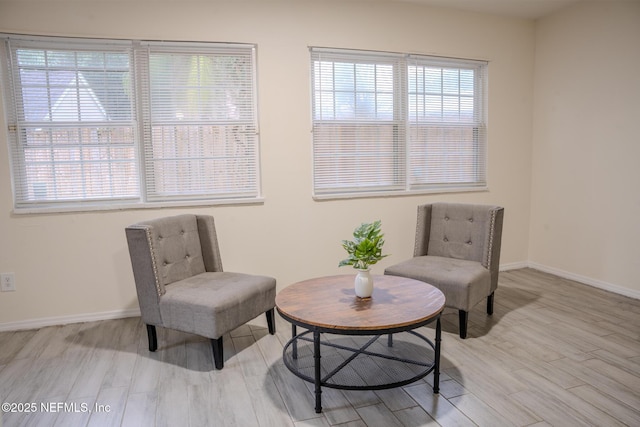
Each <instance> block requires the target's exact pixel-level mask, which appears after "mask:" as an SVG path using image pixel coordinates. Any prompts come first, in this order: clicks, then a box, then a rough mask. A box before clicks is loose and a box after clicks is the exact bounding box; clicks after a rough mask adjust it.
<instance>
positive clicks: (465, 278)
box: [384, 255, 491, 311]
mask: <svg viewBox="0 0 640 427" xmlns="http://www.w3.org/2000/svg"><path fill="white" fill-rule="evenodd" d="M384 274H389V275H393V276H402V277H408V278H410V279H416V280H420V281H422V282H426V283H429V284H430V285H433V286H435V287H436V288H438V289H440V290H441V291H442V293H443V294H444V296H445V298H446V302H445V305H446V306H447V307H453V308H456V309H458V310H464V311H470V310H471V308H472V307H473V306H474V305H476V304H477V303H479V302H480V301H482V299H484V298H486V297H487V296H488V295H489V294H490V293H491V273H490V272H489V270H487V269H486V268H484V267H483V266H482V264H481V263H479V262H476V261H467V260H462V259H455V258H446V257H440V256H430V255H427V256H419V257H414V258H411V259H410V260H407V261H404V262H401V263H399V264H396V265H392V266H391V267H388V268H387V269H385V271H384Z"/></svg>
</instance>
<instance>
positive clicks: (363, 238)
mask: <svg viewBox="0 0 640 427" xmlns="http://www.w3.org/2000/svg"><path fill="white" fill-rule="evenodd" d="M380 225H381V222H380V220H378V221H375V222H372V223H363V224H361V225H360V226H359V227H357V228H356V229H355V230H354V231H353V240H343V241H342V247H343V248H344V249H345V250H346V251H347V253H348V254H349V258H346V259H343V260H342V261H340V263H339V264H338V266H339V267H342V266H345V265H352V266H353V268H357V269H361V270H366V269H368V268H369V266H370V265H373V264H375V263H377V262H378V261H380V260H381V259H382V258H384V257H386V256H387V255H382V245H384V234H383V233H382V231H381V230H380Z"/></svg>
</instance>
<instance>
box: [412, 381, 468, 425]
mask: <svg viewBox="0 0 640 427" xmlns="http://www.w3.org/2000/svg"><path fill="white" fill-rule="evenodd" d="M405 390H406V391H407V393H409V395H410V396H411V397H412V398H413V399H414V400H415V401H416V402H417V403H418V404H419V405H420V406H421V407H422V409H424V410H425V411H426V412H427V413H428V414H429V415H430V416H431V417H432V418H433V419H434V420H436V421H437V422H438V424H440V425H441V426H442V427H448V426H474V425H475V424H474V422H473V421H471V420H470V419H469V418H468V417H467V416H466V415H465V414H464V413H462V412H461V411H459V410H458V409H457V408H456V407H455V406H453V405H452V404H451V403H450V402H449V401H448V400H447V399H445V398H444V397H442V396H440V395H439V394H434V393H433V390H431V388H430V387H429V386H428V385H426V384H418V385H414V386H407V387H405Z"/></svg>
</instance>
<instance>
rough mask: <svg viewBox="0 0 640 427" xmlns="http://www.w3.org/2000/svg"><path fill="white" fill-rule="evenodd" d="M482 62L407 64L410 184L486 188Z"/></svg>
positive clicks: (417, 59)
mask: <svg viewBox="0 0 640 427" xmlns="http://www.w3.org/2000/svg"><path fill="white" fill-rule="evenodd" d="M486 68H487V67H486V65H485V64H484V63H478V62H472V61H462V60H450V61H445V60H442V59H439V58H421V57H410V58H409V60H408V67H407V73H408V77H409V78H408V83H409V84H408V103H409V108H408V113H409V114H408V116H409V117H408V123H409V132H408V134H409V142H408V144H409V147H410V148H409V162H410V170H411V174H410V178H409V186H410V188H412V189H420V188H426V189H428V188H460V187H463V188H466V187H484V186H486V166H485V165H486V125H485V113H484V98H485V94H484V87H485V85H484V84H483V82H484V81H485V80H486V76H485V73H486Z"/></svg>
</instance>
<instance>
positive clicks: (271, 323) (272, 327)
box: [265, 308, 276, 335]
mask: <svg viewBox="0 0 640 427" xmlns="http://www.w3.org/2000/svg"><path fill="white" fill-rule="evenodd" d="M265 314H266V315H267V326H268V327H269V333H270V334H271V335H273V334H275V333H276V322H275V320H276V319H275V309H273V308H272V309H271V310H268V311H267V312H266V313H265Z"/></svg>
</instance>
